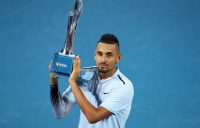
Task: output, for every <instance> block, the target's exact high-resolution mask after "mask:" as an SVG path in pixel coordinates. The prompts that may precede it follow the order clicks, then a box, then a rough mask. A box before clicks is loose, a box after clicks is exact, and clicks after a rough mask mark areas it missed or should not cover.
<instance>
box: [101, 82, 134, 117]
mask: <svg viewBox="0 0 200 128" xmlns="http://www.w3.org/2000/svg"><path fill="white" fill-rule="evenodd" d="M122 86H123V87H121V88H118V89H115V90H113V91H112V92H110V93H109V94H108V97H107V98H106V100H104V101H103V102H102V103H101V104H100V106H102V107H104V108H106V109H107V110H109V111H110V112H112V113H113V114H116V113H117V112H119V111H122V110H126V109H130V107H131V102H132V98H133V87H132V86H128V85H122ZM125 86H127V87H125Z"/></svg>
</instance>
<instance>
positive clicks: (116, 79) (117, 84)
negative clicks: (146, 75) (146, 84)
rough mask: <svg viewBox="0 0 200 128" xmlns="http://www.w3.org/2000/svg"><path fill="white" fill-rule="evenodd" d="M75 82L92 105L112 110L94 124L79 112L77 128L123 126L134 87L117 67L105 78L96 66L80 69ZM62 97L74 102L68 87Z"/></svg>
mask: <svg viewBox="0 0 200 128" xmlns="http://www.w3.org/2000/svg"><path fill="white" fill-rule="evenodd" d="M77 83H78V85H79V86H80V88H81V90H82V91H83V93H84V95H85V96H86V98H87V99H88V101H89V102H90V103H91V104H92V105H94V106H95V107H98V106H102V107H104V108H106V109H107V110H109V111H110V112H112V114H111V115H110V116H109V117H107V118H105V119H103V120H101V121H99V122H97V123H94V124H90V123H89V122H88V120H87V118H86V117H85V115H84V114H83V113H82V112H81V114H80V120H79V128H124V127H125V123H126V120H127V118H128V116H129V114H130V110H131V105H132V99H133V95H134V89H133V85H132V83H131V81H130V80H129V79H128V78H127V77H125V76H124V75H123V74H122V73H121V72H120V70H119V69H117V71H116V72H115V73H114V75H113V76H111V77H109V78H107V79H100V78H99V77H98V74H97V69H96V68H94V69H92V70H91V69H90V70H82V72H81V74H80V78H79V80H78V82H77ZM63 97H64V98H65V99H67V100H68V101H70V102H73V103H76V100H75V98H74V95H73V93H72V91H71V89H70V87H69V88H68V89H67V90H66V91H65V92H64V93H63Z"/></svg>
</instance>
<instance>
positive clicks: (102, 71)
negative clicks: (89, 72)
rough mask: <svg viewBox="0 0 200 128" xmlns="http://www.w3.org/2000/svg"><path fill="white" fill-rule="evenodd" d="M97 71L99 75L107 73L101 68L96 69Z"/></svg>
mask: <svg viewBox="0 0 200 128" xmlns="http://www.w3.org/2000/svg"><path fill="white" fill-rule="evenodd" d="M98 71H99V73H107V72H108V70H106V69H101V68H98Z"/></svg>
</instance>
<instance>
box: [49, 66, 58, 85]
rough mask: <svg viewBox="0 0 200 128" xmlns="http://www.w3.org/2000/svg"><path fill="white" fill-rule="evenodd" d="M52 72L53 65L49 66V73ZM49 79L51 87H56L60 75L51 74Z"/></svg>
mask: <svg viewBox="0 0 200 128" xmlns="http://www.w3.org/2000/svg"><path fill="white" fill-rule="evenodd" d="M50 70H51V64H49V72H50ZM49 77H50V85H51V86H55V85H57V84H58V75H55V74H53V73H50V75H49Z"/></svg>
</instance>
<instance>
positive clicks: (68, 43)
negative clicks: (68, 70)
mask: <svg viewBox="0 0 200 128" xmlns="http://www.w3.org/2000/svg"><path fill="white" fill-rule="evenodd" d="M82 10H83V1H82V0H75V3H74V7H73V10H72V11H70V13H69V16H68V26H67V34H66V38H65V43H64V47H63V48H62V50H61V53H63V54H65V55H73V54H74V35H75V30H76V26H77V22H78V20H79V17H80V15H81V13H82Z"/></svg>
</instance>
